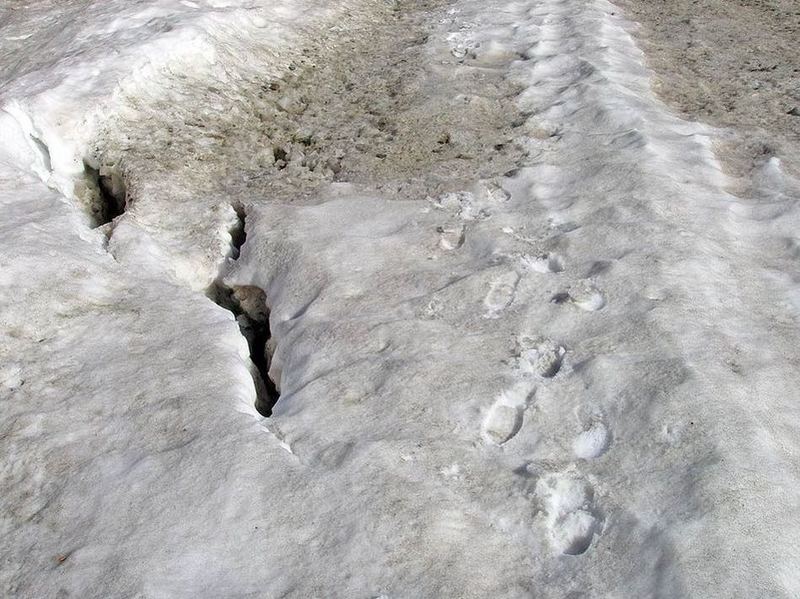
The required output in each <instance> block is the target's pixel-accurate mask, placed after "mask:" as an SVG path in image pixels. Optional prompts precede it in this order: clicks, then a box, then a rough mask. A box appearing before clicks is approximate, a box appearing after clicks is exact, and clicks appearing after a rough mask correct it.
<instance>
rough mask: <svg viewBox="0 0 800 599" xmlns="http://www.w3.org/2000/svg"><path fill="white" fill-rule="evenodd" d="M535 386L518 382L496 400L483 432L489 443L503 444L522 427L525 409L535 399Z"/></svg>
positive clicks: (485, 421)
mask: <svg viewBox="0 0 800 599" xmlns="http://www.w3.org/2000/svg"><path fill="white" fill-rule="evenodd" d="M534 392H535V388H533V387H531V386H530V385H528V384H525V383H517V384H516V385H515V386H514V387H512V388H510V389H506V390H505V391H503V392H502V393H501V394H500V396H499V397H498V398H497V399H496V400H495V402H494V404H492V407H491V408H489V411H488V412H487V414H486V417H485V418H484V420H483V426H482V427H481V429H482V430H481V432H482V434H483V438H484V440H485V441H486V442H487V443H490V444H493V445H503V444H504V443H506V442H508V441H509V440H510V439H512V438H513V437H514V436H515V435H516V434H517V433H518V432H519V430H520V429H521V428H522V422H523V417H524V414H525V409H526V408H527V407H528V406H529V405H530V403H531V401H533V395H534Z"/></svg>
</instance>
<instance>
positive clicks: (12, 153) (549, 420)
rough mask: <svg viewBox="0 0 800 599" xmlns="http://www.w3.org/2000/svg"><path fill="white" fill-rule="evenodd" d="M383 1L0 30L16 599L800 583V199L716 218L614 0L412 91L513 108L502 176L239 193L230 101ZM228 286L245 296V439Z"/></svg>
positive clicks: (233, 7)
mask: <svg viewBox="0 0 800 599" xmlns="http://www.w3.org/2000/svg"><path fill="white" fill-rule="evenodd" d="M389 10H390V8H389V7H388V6H386V5H385V3H381V2H372V1H369V0H349V1H348V2H338V3H331V4H330V5H328V4H325V3H320V2H306V1H305V0H297V1H295V2H291V3H285V4H282V5H281V6H273V5H272V3H262V2H255V1H250V0H247V1H245V0H241V1H226V2H222V1H204V2H201V1H199V0H198V1H193V2H188V1H185V2H137V3H122V2H119V3H118V2H102V3H101V2H90V1H88V0H84V1H81V2H77V1H76V2H68V3H67V2H59V3H50V2H45V1H40V2H36V3H31V6H29V7H27V8H22V7H21V6H19V7H15V5H10V6H7V7H4V8H0V22H2V23H4V25H3V31H2V33H0V35H2V36H3V39H4V40H7V41H11V42H14V43H16V44H17V45H16V46H14V45H11V46H9V47H8V48H4V49H3V50H2V51H0V76H2V78H3V82H4V85H3V86H2V91H1V92H0V104H2V108H3V112H2V114H0V141H2V144H1V145H2V148H0V204H2V208H1V209H0V214H2V218H1V219H0V227H2V234H1V235H0V261H1V262H0V289H1V290H2V291H0V302H1V305H2V311H1V312H0V322H1V323H2V326H1V327H0V330H2V333H1V335H2V336H0V363H1V364H2V366H1V367H0V385H1V387H0V414H2V415H1V416H0V448H2V454H3V456H4V459H3V462H2V467H0V481H2V487H3V489H4V492H3V494H2V499H0V501H1V502H2V511H1V512H0V513H2V516H1V517H0V537H2V539H3V540H2V542H0V555H2V560H3V568H2V573H0V583H2V587H1V588H2V589H3V593H4V594H6V595H8V596H20V597H44V596H53V595H57V594H64V595H68V594H72V595H76V596H86V597H90V596H142V597H193V596H213V597H216V596H221V597H227V596H231V597H240V596H259V597H261V596H266V597H312V596H333V597H339V596H341V597H379V596H380V597H433V596H445V597H451V596H452V597H486V596H496V597H509V598H511V597H527V596H537V597H565V596H575V597H577V596H620V597H651V596H652V597H655V596H659V597H661V596H664V597H685V596H702V597H713V596H719V597H750V596H770V597H772V596H774V597H793V596H797V595H798V594H800V583H798V580H797V578H796V576H795V575H794V574H795V573H796V572H797V571H798V568H799V567H800V564H799V563H798V561H799V560H800V558H798V555H797V552H796V550H795V549H794V547H795V536H796V532H797V530H796V527H795V526H794V525H793V522H794V520H795V518H794V515H795V514H796V511H797V509H798V506H799V505H800V491H799V490H798V489H800V487H799V486H798V484H797V482H798V476H799V475H798V469H797V457H796V456H797V453H798V450H800V441H798V440H799V439H800V434H798V432H799V431H798V430H797V429H798V423H799V422H800V414H798V408H797V405H796V404H797V402H796V401H795V396H796V389H797V388H798V383H800V380H799V379H800V374H798V370H797V368H796V362H797V349H796V348H797V335H798V334H797V317H798V306H800V299H798V298H799V297H800V289H799V288H798V283H797V275H796V259H797V254H798V250H797V248H798V243H800V242H798V241H797V239H796V231H797V226H798V222H797V218H798V216H797V214H796V210H795V208H796V204H797V199H798V196H799V195H800V191H799V190H800V186H798V183H797V182H796V181H793V180H792V179H791V178H790V177H789V176H788V175H786V174H785V173H783V172H782V170H781V165H780V160H779V159H778V158H774V159H772V160H770V161H767V162H766V163H765V164H764V165H763V168H762V169H761V171H760V172H759V173H758V174H757V176H756V178H755V179H754V180H753V181H751V182H750V186H749V189H751V190H752V191H751V192H749V193H748V195H746V196H742V195H735V194H734V191H735V190H736V189H739V188H740V187H741V186H738V187H737V185H736V183H737V181H736V180H735V177H734V176H733V175H731V174H729V173H726V172H725V170H724V168H723V166H722V165H721V164H720V163H719V162H718V161H717V159H716V158H715V154H714V141H715V140H716V139H717V138H718V137H719V136H720V135H722V133H721V132H719V131H716V130H713V129H711V128H709V127H706V126H704V125H703V124H700V123H689V122H685V121H682V120H680V119H679V118H678V117H676V116H675V115H674V114H672V113H671V112H670V111H669V109H668V108H667V107H665V106H664V105H663V104H662V103H660V102H659V101H658V100H657V99H656V98H655V97H654V95H653V93H652V91H651V89H650V75H649V72H648V70H647V69H646V68H645V66H644V63H645V61H644V57H643V55H642V54H641V52H640V51H639V50H638V49H637V48H636V46H635V45H634V43H633V40H632V38H631V36H630V31H631V27H632V25H631V24H630V23H628V22H626V21H625V20H624V18H623V17H622V16H621V15H620V14H619V11H618V9H616V7H615V6H614V5H612V4H610V3H608V2H606V1H604V0H592V1H589V2H584V1H579V0H543V1H542V2H537V3H528V2H520V1H502V0H498V1H496V2H491V3H487V2H478V1H470V0H465V1H463V2H458V3H451V5H450V8H449V9H445V8H442V7H438V8H437V7H433V8H429V9H428V13H425V14H426V17H425V18H426V21H425V22H426V23H427V25H426V27H427V29H426V31H427V33H428V35H427V37H426V38H425V39H424V41H422V42H420V44H421V45H422V50H421V51H420V52H422V55H423V56H426V57H427V61H426V62H425V63H423V64H419V65H418V66H417V68H418V69H419V70H420V71H421V72H422V73H424V76H426V77H430V79H424V78H423V81H435V82H439V84H440V85H441V86H444V87H443V88H440V91H439V92H437V93H441V94H442V95H443V96H445V97H447V96H449V97H450V98H452V103H451V110H452V111H456V110H461V109H463V108H460V107H462V106H463V105H464V103H463V98H462V97H461V96H460V95H459V94H461V91H462V90H463V88H464V86H473V89H472V92H473V93H474V97H475V98H477V100H475V102H476V103H480V101H481V100H486V104H485V106H493V105H494V104H492V101H490V100H491V98H492V93H496V92H497V90H502V89H505V88H503V87H502V85H505V83H503V82H509V81H511V82H513V83H514V85H516V86H518V88H519V91H520V93H519V94H518V95H517V97H516V98H515V100H514V102H515V112H514V114H509V115H507V116H508V118H509V119H510V120H516V119H518V118H519V117H520V116H523V117H524V118H523V119H522V120H521V121H520V124H519V125H518V126H517V127H515V128H514V131H515V132H516V133H515V135H516V136H517V138H516V139H515V140H514V143H515V144H518V145H519V147H521V148H524V150H525V151H524V156H523V158H522V159H521V161H520V163H519V164H518V167H517V168H515V169H513V170H512V171H509V172H507V173H505V174H498V175H497V176H494V177H491V178H486V177H482V176H475V177H474V180H472V181H470V182H469V184H467V185H464V186H463V189H459V190H456V191H453V190H442V189H439V188H435V186H434V185H432V184H429V183H428V182H427V181H424V182H423V183H424V184H425V185H428V186H429V188H430V189H429V193H416V192H412V193H408V194H407V195H406V196H403V197H397V196H396V195H392V194H391V193H390V191H389V186H388V185H385V186H380V185H369V184H365V183H363V182H358V181H357V182H347V181H338V182H330V183H328V184H325V185H321V186H320V187H319V188H318V189H316V190H315V192H314V195H313V197H311V198H310V199H308V198H304V199H302V200H301V199H300V194H299V193H298V197H297V201H294V199H295V198H287V197H263V196H261V195H258V194H253V193H252V192H248V189H247V188H246V187H243V186H242V184H241V182H240V181H239V178H237V173H238V168H239V166H240V164H239V162H237V161H238V160H241V163H242V164H244V163H245V162H246V161H249V160H251V159H252V158H253V156H254V155H257V154H258V153H259V152H260V151H261V150H262V148H259V147H257V145H256V143H257V142H256V141H255V140H258V139H259V137H258V135H257V133H258V131H257V129H256V125H255V123H256V122H257V121H258V120H259V119H258V116H257V114H256V112H257V111H256V110H255V109H253V108H252V106H256V105H257V104H258V100H257V99H256V98H255V96H254V95H253V94H252V93H251V92H252V89H253V85H254V82H260V81H261V80H260V79H259V77H263V78H269V77H273V76H274V77H275V78H276V79H280V78H281V77H282V76H283V75H284V74H285V71H287V70H288V69H289V66H290V65H292V66H293V65H295V62H296V61H297V62H299V61H300V60H301V56H302V52H301V48H302V47H303V46H304V45H310V44H312V42H313V41H314V40H322V41H321V42H320V43H321V44H322V46H323V47H325V48H329V49H330V48H336V46H335V43H334V42H335V40H336V38H337V36H340V35H341V36H345V35H346V34H348V32H350V33H352V32H353V31H355V32H356V33H360V32H362V29H360V28H363V27H366V30H369V28H370V27H372V26H375V27H377V23H378V22H384V21H386V19H388V18H389V17H388V16H387V14H385V12H384V11H389ZM87 14H89V15H91V19H88V18H86V17H85V15H87ZM79 15H84V16H82V17H81V16H79ZM26 36H27V37H26ZM326 36H329V37H326ZM329 38H330V39H331V40H334V41H329ZM26 44H30V45H26ZM333 53H334V52H331V54H333ZM328 58H330V60H334V59H335V58H334V57H332V56H328ZM280 80H281V81H283V79H280ZM212 88H213V89H212ZM198 90H202V93H200V92H198ZM214 90H216V91H214ZM220 90H221V91H220ZM487 98H489V99H487ZM284 100H285V101H286V102H285V105H284V106H283V110H285V111H286V112H292V111H293V110H294V108H295V106H296V105H297V103H298V102H301V103H304V102H311V100H309V99H303V98H298V97H296V96H294V95H292V93H291V91H288V92H287V93H286V95H285V96H282V101H284ZM375 100H376V105H377V100H379V98H376V99H375ZM481 105H483V104H481ZM487 110H489V109H487ZM336 118H339V116H337V115H335V114H331V116H330V119H331V127H332V128H336V127H338V126H339V125H340V124H341V123H340V122H337V121H336ZM192 123H195V124H194V125H193V124H192ZM426 125H427V124H426ZM480 127H481V124H480V123H478V122H476V123H475V132H476V133H475V134H476V135H477V134H482V133H485V131H484V130H482V129H481V128H480ZM254 131H255V132H256V133H253V132H254ZM459 133H461V134H462V137H463V138H464V139H467V140H469V139H470V135H469V134H472V133H473V132H472V131H469V130H467V131H465V132H464V131H462V132H454V133H453V138H454V139H458V140H460V139H461V137H458V134H459ZM219 138H224V144H222V143H220V142H218V141H215V140H218V139H219ZM420 138H422V132H421V134H420ZM173 139H174V140H175V145H176V146H181V147H183V146H184V145H185V147H188V148H190V149H191V152H193V153H192V154H191V155H190V151H189V150H187V151H186V152H187V153H186V155H182V154H180V151H181V150H176V153H175V154H166V153H165V154H162V153H160V148H162V147H164V146H162V145H159V144H161V143H162V142H164V140H168V141H170V142H171V140H173ZM265 143H266V142H265ZM446 143H450V142H446ZM453 143H456V142H453ZM458 143H466V144H468V143H470V142H469V141H467V142H462V141H458ZM475 143H476V148H477V147H478V145H477V142H475ZM126 144H127V146H126ZM223 146H224V147H223ZM126 148H127V149H126ZM128 150H130V151H129V153H128V154H125V152H128ZM267 151H268V153H269V152H270V148H267ZM115 152H116V154H115ZM498 152H499V150H498ZM104 153H105V154H104ZM106 155H110V156H117V155H119V156H123V155H125V156H127V158H126V160H124V161H122V160H121V161H120V162H119V164H117V163H114V164H110V163H108V162H107V161H105V160H104V156H106ZM288 158H289V159H290V161H291V160H292V158H291V157H288ZM390 158H391V156H390ZM464 160H470V159H469V158H465V159H464ZM471 160H474V159H471ZM232 161H233V162H232ZM84 164H87V165H89V166H91V167H92V168H93V169H95V170H97V171H98V172H99V173H100V174H101V175H102V169H104V168H105V169H111V170H110V171H109V172H112V171H113V168H123V167H124V168H125V174H126V177H128V178H129V179H128V180H127V181H126V183H129V185H128V187H129V201H128V204H129V205H128V206H127V209H126V211H125V213H124V214H122V215H121V216H119V217H117V218H115V219H114V220H113V222H111V223H107V224H105V225H103V226H99V227H93V224H95V223H92V220H91V218H90V217H89V216H88V212H90V211H89V210H87V205H86V203H87V202H90V201H97V195H96V194H95V196H92V194H91V193H90V192H89V191H86V188H87V186H90V185H91V182H89V183H87V174H86V173H87V172H90V171H87V170H86V168H85V166H84ZM248 164H249V162H248ZM469 164H476V165H477V162H471V163H469ZM480 166H481V167H483V166H484V165H480ZM476 172H477V166H476ZM298 185H299V183H298ZM412 189H415V188H412ZM91 197H94V198H95V200H91ZM87 198H89V199H87ZM239 212H242V213H244V214H245V215H246V217H245V218H244V223H241V222H240V219H241V215H240V214H239ZM242 224H243V226H244V229H245V232H246V241H245V243H244V245H243V246H242V247H241V248H240V250H237V249H236V248H233V247H231V242H232V235H231V231H235V230H236V228H237V227H238V226H240V225H242ZM216 284H221V285H223V286H224V287H225V288H227V289H232V290H236V289H242V288H247V289H250V288H253V289H261V290H263V291H264V292H265V293H266V299H267V303H268V308H269V311H270V329H271V334H272V339H271V340H270V344H271V347H272V348H273V349H274V354H273V355H272V360H271V365H270V377H271V378H272V379H273V380H274V381H275V383H276V384H277V385H278V387H279V388H280V393H281V396H280V400H279V401H278V403H277V404H276V405H275V406H274V409H273V413H272V416H270V417H269V418H264V417H262V416H261V415H259V413H258V412H257V411H256V409H255V407H254V404H255V402H256V394H257V390H256V383H254V380H256V379H254V376H255V373H254V366H253V364H252V363H251V360H250V353H249V349H248V344H247V342H246V340H245V338H244V337H243V335H242V333H241V332H240V328H239V325H238V324H237V320H236V317H235V316H234V314H233V313H232V312H230V311H229V310H226V309H225V308H224V307H221V306H219V305H217V304H215V303H214V302H213V301H211V299H209V297H210V296H212V295H213V294H212V293H211V291H210V290H211V289H212V288H213V286H214V285H216ZM266 307H267V306H261V307H255V308H253V309H265V308H266ZM240 321H241V316H240Z"/></svg>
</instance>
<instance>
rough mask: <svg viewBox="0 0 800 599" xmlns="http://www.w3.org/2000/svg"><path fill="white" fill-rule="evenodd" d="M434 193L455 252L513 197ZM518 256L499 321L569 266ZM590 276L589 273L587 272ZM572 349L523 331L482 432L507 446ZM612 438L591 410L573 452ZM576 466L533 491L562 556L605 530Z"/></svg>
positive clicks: (603, 446)
mask: <svg viewBox="0 0 800 599" xmlns="http://www.w3.org/2000/svg"><path fill="white" fill-rule="evenodd" d="M448 41H449V42H450V43H451V44H452V54H453V56H455V57H456V58H458V59H459V61H460V62H462V63H463V62H464V61H473V62H476V63H477V62H483V63H486V64H487V65H492V66H494V65H495V63H497V62H500V63H504V62H510V61H512V60H516V59H519V58H520V55H518V54H516V53H514V52H510V51H508V48H506V46H505V45H504V44H497V47H494V46H492V47H489V46H491V44H489V45H487V46H486V47H480V46H481V44H475V43H474V42H472V40H469V39H466V38H465V37H464V36H463V35H461V34H453V35H451V38H450V39H449V40H448ZM535 187H536V189H535V190H534V192H535V194H534V195H535V196H536V197H537V198H538V199H539V200H542V199H545V200H547V202H546V203H545V204H546V206H547V207H548V208H549V209H550V210H551V211H555V212H561V211H563V210H565V209H568V208H569V207H570V205H571V202H567V203H564V202H563V201H562V198H561V197H560V196H561V194H560V189H558V188H557V186H556V187H554V186H552V185H551V186H550V187H546V186H543V185H538V186H535ZM428 199H429V201H430V202H431V204H432V206H433V208H434V209H435V210H439V211H443V212H446V213H449V214H450V215H451V221H450V222H447V223H446V224H443V225H441V226H439V227H438V228H437V233H438V235H439V242H438V248H439V249H440V250H443V251H446V252H450V251H456V250H458V249H459V248H461V247H462V246H463V245H464V244H465V241H466V238H467V235H468V233H469V229H470V227H471V226H473V225H474V224H476V223H480V222H482V221H485V220H488V219H491V218H492V216H493V215H494V214H495V213H496V211H497V210H499V209H503V208H504V207H505V206H504V205H505V204H506V203H507V202H508V201H509V200H510V199H511V195H510V194H509V192H508V191H506V190H505V189H503V187H502V186H501V185H499V184H498V183H497V182H496V181H486V180H483V181H479V182H478V184H477V185H476V187H475V189H473V190H471V191H461V192H455V193H445V194H442V195H440V196H439V197H437V198H428ZM569 227H570V224H567V225H563V226H561V227H558V228H559V230H560V231H562V232H568V231H570V230H572V229H573V228H575V225H572V228H569ZM502 232H503V233H504V234H506V235H509V236H510V237H512V238H513V239H515V240H516V241H519V242H522V243H524V244H526V245H529V246H534V247H537V245H538V243H537V240H535V239H528V238H526V237H524V236H522V235H520V234H519V233H517V232H516V231H515V230H514V229H513V228H511V227H503V228H502ZM514 259H515V260H516V261H517V264H516V268H513V269H510V270H507V271H506V272H504V273H502V274H500V275H499V276H497V277H496V278H494V279H493V280H492V281H491V282H490V283H489V288H488V290H487V293H486V295H485V296H484V299H483V306H484V308H485V312H484V314H483V316H484V318H487V319H499V318H501V317H502V316H503V314H504V312H505V311H506V310H507V309H508V308H509V307H511V306H512V305H513V303H514V301H515V298H516V294H517V289H518V286H519V284H520V281H521V280H522V277H523V276H524V274H525V273H538V274H540V275H552V274H554V273H560V272H562V271H564V269H565V263H564V259H563V258H562V256H561V255H559V254H558V253H556V252H538V253H523V254H521V255H516V256H515V257H514ZM591 275H592V273H591V272H590V273H589V275H588V276H591ZM550 301H551V302H552V303H554V304H556V305H565V306H572V307H574V308H577V309H579V310H581V311H585V312H590V313H591V312H596V311H598V310H601V309H602V308H603V307H604V306H605V305H606V298H605V296H604V294H603V293H602V292H601V291H600V290H599V289H597V287H595V286H594V285H593V284H592V283H590V282H589V281H586V280H581V281H579V282H577V283H576V284H574V285H572V286H570V287H569V288H568V289H567V290H565V291H561V292H559V293H556V294H555V295H553V296H552V297H551V298H550ZM566 354H567V350H566V349H565V348H564V347H563V346H561V345H560V344H558V343H557V342H555V341H553V340H552V339H549V338H547V337H544V336H536V335H527V334H522V335H520V336H519V338H518V339H517V350H516V355H515V359H514V362H513V371H514V374H515V375H516V377H517V381H516V382H515V383H514V384H513V385H511V386H510V387H509V388H507V389H505V390H503V391H502V392H501V393H500V394H499V395H498V397H497V398H496V399H495V401H494V402H493V404H492V405H491V406H490V407H489V409H488V410H487V411H486V413H485V416H484V418H483V421H482V424H481V428H480V433H481V437H482V439H483V441H484V442H485V443H486V444H487V445H488V446H491V447H498V448H502V447H503V446H505V445H506V444H508V443H510V442H511V441H512V440H513V439H514V437H515V436H516V435H517V434H518V433H519V432H520V431H521V430H522V428H523V426H524V424H525V417H526V413H527V412H529V410H530V409H531V407H532V406H533V405H534V403H535V398H536V390H537V385H544V384H552V383H553V382H554V381H555V380H558V378H559V377H558V374H559V373H560V372H561V371H562V366H563V363H564V360H565V358H566ZM610 443H611V432H610V431H609V429H608V427H607V426H606V424H605V423H604V422H603V421H602V418H600V417H597V416H593V417H592V418H589V419H588V422H586V423H585V425H584V427H583V430H582V431H581V432H580V433H579V434H578V435H577V436H576V437H575V438H574V440H573V443H572V451H573V453H574V456H575V457H576V458H577V459H578V460H590V459H595V458H598V457H600V456H602V455H603V454H604V453H605V452H606V450H607V449H608V447H609V445H610ZM578 464H579V462H577V461H572V462H570V463H569V464H568V465H567V466H566V467H565V468H564V469H562V470H561V471H545V472H542V473H536V474H537V477H538V478H537V482H536V485H535V489H534V495H535V500H536V503H537V505H538V507H539V511H538V515H537V518H538V519H539V521H540V522H541V523H542V525H543V527H544V528H545V530H546V531H547V532H546V534H547V536H548V540H549V543H550V545H551V547H552V549H553V551H554V552H555V553H556V554H561V555H571V556H575V555H581V554H583V553H585V552H586V551H587V550H588V549H589V548H590V547H591V545H592V542H593V540H594V537H595V535H597V534H598V533H599V532H600V531H601V529H602V518H601V517H600V515H599V512H598V509H597V507H596V501H595V492H594V488H593V486H592V484H591V483H590V482H589V481H588V480H587V478H586V477H585V476H583V475H582V474H581V473H580V472H579V471H578ZM527 469H528V467H526V470H527Z"/></svg>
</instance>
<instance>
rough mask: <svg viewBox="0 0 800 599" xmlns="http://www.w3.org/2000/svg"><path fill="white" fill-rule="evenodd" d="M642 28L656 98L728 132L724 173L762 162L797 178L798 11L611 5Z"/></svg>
mask: <svg viewBox="0 0 800 599" xmlns="http://www.w3.org/2000/svg"><path fill="white" fill-rule="evenodd" d="M615 3H616V4H618V5H619V6H620V7H622V8H623V9H624V11H625V13H626V15H627V16H628V17H629V18H630V19H632V20H634V21H637V22H639V23H640V24H641V25H642V27H641V30H640V32H639V35H638V37H639V39H638V43H639V44H640V46H641V47H642V48H643V49H644V51H645V53H646V55H647V61H648V63H649V65H650V67H652V68H653V69H654V70H655V71H656V74H657V76H658V80H657V83H656V89H657V92H658V93H659V94H660V96H661V97H662V98H663V99H664V100H666V101H667V102H668V103H669V104H670V105H672V106H673V107H674V108H677V109H678V110H679V111H681V112H682V113H683V114H684V115H686V116H688V117H689V118H692V119H696V120H701V121H704V122H709V123H711V124H713V125H718V126H723V127H731V128H734V129H736V130H737V131H738V133H739V135H738V139H737V140H736V141H735V142H733V143H730V144H726V145H725V146H724V147H723V148H721V152H720V154H721V157H723V159H725V160H726V161H730V162H728V164H729V166H730V167H731V170H732V171H736V172H747V170H748V167H749V166H751V165H753V164H756V165H757V164H758V163H759V162H762V161H763V160H764V159H766V158H769V157H770V156H773V155H777V156H779V157H780V158H781V159H782V160H783V161H784V164H785V168H786V169H787V170H788V171H790V172H793V173H795V174H800V159H798V150H800V51H798V40H800V4H798V3H797V2H796V0H669V1H659V2H652V1H651V0H615Z"/></svg>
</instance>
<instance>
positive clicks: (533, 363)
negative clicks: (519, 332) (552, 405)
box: [517, 335, 567, 378]
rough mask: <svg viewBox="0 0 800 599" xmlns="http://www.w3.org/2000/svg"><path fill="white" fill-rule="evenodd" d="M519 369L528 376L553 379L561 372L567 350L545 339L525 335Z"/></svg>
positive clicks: (522, 341)
mask: <svg viewBox="0 0 800 599" xmlns="http://www.w3.org/2000/svg"><path fill="white" fill-rule="evenodd" d="M518 343H519V357H518V358H517V368H519V370H520V371H522V372H524V373H526V374H535V375H537V376H540V377H543V378H552V377H554V376H555V375H556V374H558V371H559V370H561V363H562V362H563V361H564V354H566V353H567V352H566V350H565V349H564V348H563V347H561V346H560V345H558V344H556V343H554V342H553V341H552V340H550V339H547V338H544V337H528V336H527V335H523V336H522V337H520V339H519V341H518Z"/></svg>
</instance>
